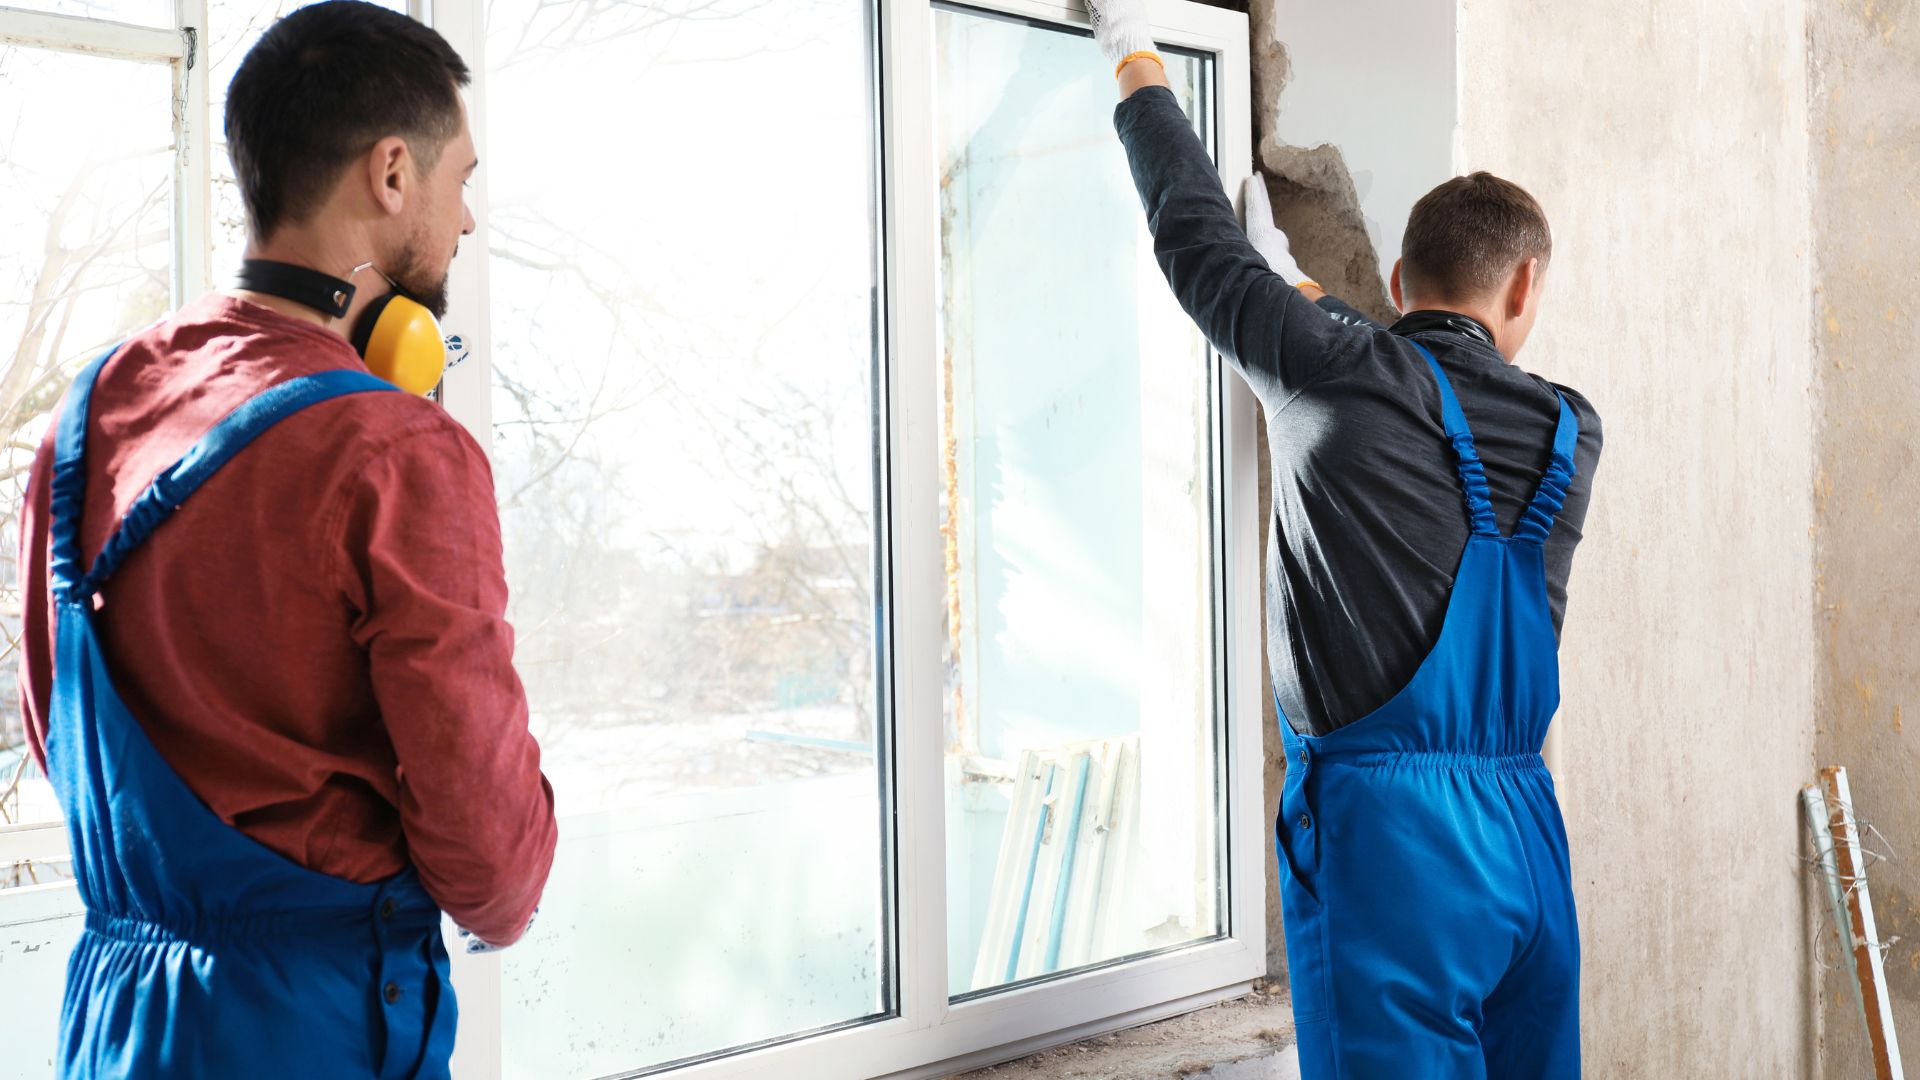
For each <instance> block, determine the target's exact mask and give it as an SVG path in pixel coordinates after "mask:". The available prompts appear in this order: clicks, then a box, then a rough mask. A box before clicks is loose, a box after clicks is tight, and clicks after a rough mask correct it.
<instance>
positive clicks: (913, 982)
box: [0, 0, 1271, 1080]
mask: <svg viewBox="0 0 1920 1080" xmlns="http://www.w3.org/2000/svg"><path fill="white" fill-rule="evenodd" d="M874 3H875V4H876V7H877V10H878V15H879V42H878V48H879V54H880V55H879V57H878V70H879V72H880V76H881V77H880V91H879V97H880V110H879V123H880V129H881V130H880V132H879V136H880V139H879V145H880V166H881V188H880V203H881V206H882V221H881V237H882V244H883V247H882V258H883V265H882V275H883V276H882V279H881V281H882V288H883V295H884V297H885V308H884V312H883V317H884V320H885V328H886V332H885V335H884V338H883V348H884V349H885V350H886V355H885V357H884V361H883V365H882V370H883V372H884V373H885V374H884V378H883V380H882V386H881V391H882V393H883V395H884V398H883V405H884V410H883V416H884V423H885V424H886V432H885V435H886V440H887V449H888V455H889V456H888V471H887V490H886V496H887V497H886V500H885V513H886V515H887V520H886V521H885V522H884V525H885V530H884V531H885V534H886V535H887V536H888V537H889V543H888V555H889V558H888V561H887V563H886V566H887V568H888V573H889V577H890V581H889V586H890V587H889V596H890V597H891V600H892V604H893V606H894V609H895V615H894V617H891V618H889V619H888V620H887V623H888V626H889V627H890V629H891V632H892V634H893V637H892V639H891V640H890V641H889V643H888V649H889V656H887V657H885V658H883V659H884V660H885V661H886V662H887V663H889V664H890V670H891V673H892V675H891V686H892V689H893V700H892V709H891V712H890V715H889V719H890V722H891V725H892V727H891V731H892V738H891V740H890V742H889V744H888V745H889V747H890V749H891V751H892V759H891V762H890V764H891V770H892V772H891V778H890V783H891V790H892V806H893V810H894V816H893V835H892V836H891V838H890V841H891V850H892V853H893V855H892V863H891V865H892V867H893V872H894V882H893V901H894V902H893V904H892V905H891V912H892V915H893V919H894V923H893V925H892V927H891V928H890V932H889V933H888V935H887V937H888V940H889V941H891V942H892V943H893V948H892V952H891V955H890V956H889V957H888V963H889V964H890V965H892V972H891V976H892V977H891V978H890V979H889V980H888V985H890V986H891V987H892V988H893V994H894V1000H893V1001H892V1002H891V1003H890V1005H891V1013H890V1015H887V1016H884V1017H882V1018H879V1019H875V1020H870V1021H866V1022H861V1023H856V1024H851V1025H848V1026H845V1027H842V1028H838V1029H835V1030H831V1031H828V1032H825V1033H822V1034H815V1035H807V1036H800V1037H796V1038H794V1039H791V1040H785V1041H779V1042H775V1043H771V1044H768V1045H765V1046H760V1047H757V1048H753V1049H749V1050H743V1051H738V1052H731V1053H724V1054H721V1055H717V1056H715V1057H712V1058H710V1059H705V1060H701V1061H698V1062H695V1063H691V1064H687V1065H683V1066H680V1067H678V1068H674V1069H671V1070H667V1071H666V1072H665V1075H671V1076H673V1077H676V1078H680V1077H684V1078H687V1080H735V1078H739V1080H746V1078H754V1080H758V1078H761V1077H766V1076H780V1077H787V1078H792V1080H848V1078H850V1077H870V1078H878V1077H886V1078H891V1080H908V1078H922V1077H926V1078H931V1077H939V1076H946V1075H948V1074H950V1073H953V1072H955V1071H958V1070H963V1069H966V1068H971V1067H975V1066H980V1065H986V1064H991V1063H993V1062H996V1061H1001V1060H1006V1059H1008V1058H1012V1057H1017V1056H1020V1055H1022V1054H1025V1053H1029V1052H1033V1051H1037V1050H1040V1049H1043V1048H1045V1047H1048V1046H1053V1045H1058V1044H1061V1043H1067V1042H1072V1041H1075V1040H1078V1039H1081V1038H1086V1037H1089V1036H1092V1035H1096V1034H1100V1033H1103V1032H1107V1031H1113V1030H1117V1029H1120V1028H1125V1027H1130V1026H1133V1025H1136V1024H1140V1023H1145V1022H1149V1021H1152V1020H1156V1019H1160V1018H1162V1017H1166V1016H1172V1015H1176V1014H1178V1013H1181V1012H1185V1011H1188V1010H1190V1009H1194V1008H1198V1007H1201V1006H1204V1005H1207V1004H1210V1003H1212V1002H1215V1001H1220V1000H1224V999H1227V998H1231V997H1236V996H1239V995H1241V994H1243V993H1245V992H1246V991H1247V990H1248V989H1250V988H1251V985H1252V983H1253V981H1254V980H1255V979H1258V978H1260V977H1262V976H1263V975H1265V974H1266V946H1267V942H1266V925H1267V920H1266V874H1265V860H1266V846H1267V838H1268V837H1269V836H1270V835H1271V834H1270V831H1269V826H1270V819H1269V813H1268V808H1267V807H1266V806H1265V804H1264V795H1263V762H1264V753H1263V749H1262V730H1261V724H1262V719H1261V696H1260V695H1261V694H1262V692H1263V691H1262V689H1261V685H1262V675H1261V657H1260V633H1261V620H1260V611H1259V603H1260V579H1259V528H1260V522H1259V502H1258V496H1257V472H1256V469H1257V464H1256V461H1257V458H1256V446H1255V437H1256V436H1255V431H1256V417H1257V413H1256V411H1255V409H1256V405H1255V402H1254V399H1253V395H1252V393H1251V392H1250V391H1249V390H1248V389H1247V387H1246V386H1245V384H1243V383H1242V382H1241V381H1240V380H1238V379H1237V378H1233V377H1231V376H1230V375H1228V374H1226V373H1225V372H1224V370H1223V369H1220V368H1219V366H1218V363H1217V361H1216V371H1215V373H1214V379H1213V382H1214V389H1215V408H1216V410H1217V412H1218V420H1217V422H1216V429H1217V432H1218V438H1219V445H1218V446H1217V447H1216V451H1215V452H1216V455H1217V462H1218V473H1217V484H1218V492H1219V494H1218V497H1219V499H1220V500H1221V503H1222V511H1221V516H1220V519H1219V521H1220V528H1221V529H1222V530H1223V532H1222V536H1221V543H1220V551H1221V556H1222V559H1223V563H1222V566H1221V568H1220V573H1219V575H1218V580H1219V582H1220V588H1221V590H1222V594H1221V595H1220V597H1219V600H1218V602H1219V603H1220V605H1221V607H1222V623H1223V628H1224V635H1223V636H1222V638H1221V640H1220V645H1219V648H1220V650H1221V652H1220V655H1219V656H1218V657H1217V660H1218V662H1219V664H1220V666H1221V670H1223V672H1224V675H1225V680H1226V683H1225V687H1224V691H1223V694H1222V698H1223V700H1224V702H1225V707H1226V716H1225V720H1224V724H1223V726H1222V729H1221V740H1222V741H1221V744H1220V746H1219V750H1218V753H1219V755H1220V761H1221V768H1220V775H1221V776H1222V778H1223V780H1224V785H1225V790H1224V793H1223V796H1222V798H1221V805H1223V806H1224V807H1225V820H1224V821H1222V823H1221V825H1222V830H1221V831H1222V833H1223V836H1224V850H1225V853H1226V857H1225V866H1224V867H1223V869H1224V872H1225V875H1226V880H1225V888H1224V894H1225V900H1226V903H1225V908H1224V912H1223V920H1222V921H1223V932H1222V933H1221V934H1220V935H1219V936H1217V937H1215V938H1212V939H1209V940H1206V941H1202V942H1198V943H1196V944H1193V945H1191V946H1187V947H1184V948H1179V949H1173V950H1168V951H1164V952H1160V953H1156V954H1154V955H1150V956H1147V957H1144V958H1141V959H1138V960H1131V961H1124V962H1119V963H1114V964H1108V965H1102V966H1099V967H1095V968H1092V969H1089V970H1085V971H1079V972H1074V973H1069V974H1065V975H1062V976H1058V977H1053V978H1049V979H1046V980H1044V981H1038V982H1034V983H1030V984H1023V985H1016V986H1013V987H1010V988H1008V989H1006V990H1002V991H997V992H993V993H989V994H984V995H980V996H974V997H969V998H968V999H967V1000H964V1001H961V1002H952V1001H950V1000H949V997H948V990H947V987H948V982H947V937H946V896H947V893H946V865H947V864H946V823H945V815H944V812H943V793H944V778H943V774H942V756H943V753H944V746H943V734H942V733H943V723H942V716H943V711H942V710H943V684H944V679H945V670H944V662H943V660H942V645H943V641H942V634H943V633H944V627H943V625H942V624H941V622H940V620H938V619H931V618H906V617H900V615H899V614H898V613H899V612H902V611H905V612H921V613H923V612H937V611H941V610H944V607H945V570H944V555H943V551H942V547H941V539H940V533H939V530H938V520H939V505H938V499H939V492H940V490H941V486H940V482H939V476H940V464H939V462H940V458H939V452H940V450H939V447H940V438H941V430H940V410H939V387H938V385H937V373H938V364H937V362H936V358H937V356H938V336H937V311H936V307H935V305H936V304H937V303H938V302H939V292H938V289H937V286H936V273H937V266H938V259H939V251H938V224H939V208H938V192H937V165H936V162H935V160H934V157H935V149H934V139H933V115H934V111H933V110H934V101H933V92H934V87H933V64H932V56H933V53H932V34H933V20H934V13H933V8H932V6H931V5H930V4H929V3H927V0H874ZM967 6H970V7H974V8H978V9H980V10H983V11H990V12H999V13H1003V14H1007V15H1014V16H1019V17H1023V18H1027V19H1032V20H1036V21H1039V22H1045V23H1052V24H1056V25H1061V26H1075V27H1084V26H1085V25H1086V23H1087V16H1086V11H1085V8H1084V6H1083V5H1082V4H1081V3H1080V2H1079V0H968V4H967ZM1151 9H1152V15H1153V22H1154V34H1155V37H1156V38H1157V39H1158V40H1159V41H1160V42H1161V43H1162V44H1164V45H1169V46H1177V47H1181V48H1185V49H1189V50H1194V51H1198V52H1203V53H1207V54H1210V55H1212V56H1213V58H1214V65H1213V72H1214V79H1215V86H1214V93H1213V95H1212V97H1213V101H1214V104H1215V116H1214V119H1215V122H1216V124H1217V125H1218V128H1217V131H1216V132H1215V144H1216V146H1217V147H1218V160H1219V167H1220V172H1221V175H1222V179H1223V181H1224V183H1225V186H1226V189H1227V191H1229V192H1238V190H1239V188H1240V182H1241V181H1242V180H1243V179H1244V178H1245V177H1246V176H1247V175H1249V173H1250V171H1251V168H1252V162H1251V130H1252V123H1251V118H1250V112H1249V110H1250V107H1251V93H1250V87H1249V58H1248V37H1247V19H1246V16H1245V15H1242V14H1239V13H1237V12H1230V11H1226V10H1222V9H1218V8H1213V7H1207V6H1204V5H1202V4H1198V3H1193V2H1190V0H1152V2H1151ZM409 13H410V14H412V15H413V16H414V17H415V18H419V19H421V20H422V21H425V22H429V23H431V24H432V25H434V26H435V27H436V28H437V29H438V30H439V31H440V32H441V33H442V34H443V35H444V36H445V37H446V38H447V39H448V40H449V41H450V42H451V43H452V44H453V46H454V47H455V48H456V49H457V50H459V52H460V53H461V55H462V56H464V57H465V58H466V60H467V62H468V64H469V66H470V67H471V69H472V70H473V72H474V82H473V84H472V86H470V87H469V89H468V91H467V106H468V110H469V114H470V122H471V124H472V128H473V133H474V138H475V141H476V144H477V145H478V148H479V156H480V160H481V165H480V169H479V170H478V172H477V174H476V175H475V177H474V180H473V184H472V188H471V190H470V192H469V196H468V198H469V203H470V205H471V207H472V209H473V212H474V216H475V220H476V222H477V232H476V235H475V237H474V238H473V239H472V240H471V241H469V242H468V243H467V244H465V245H463V248H462V250H463V252H464V253H463V254H462V255H461V256H460V258H459V259H457V260H456V261H455V263H454V266H453V270H452V276H451V280H450V297H451V306H450V309H449V312H448V317H447V330H448V332H449V333H453V334H459V335H460V336H462V337H463V338H464V339H465V340H466V342H467V346H468V351H467V354H466V359H465V360H464V362H462V363H461V364H460V365H459V366H458V367H456V368H454V369H452V370H451V371H449V372H448V375H447V379H446V383H445V386H444V388H443V393H442V402H443V404H444V405H445V406H446V407H447V409H448V410H449V411H450V412H451V413H452V414H453V415H454V416H455V417H456V418H457V419H458V420H459V421H460V422H461V423H462V424H464V425H465V426H466V427H467V428H468V430H470V431H471V432H472V433H473V434H474V436H475V438H476V439H477V440H478V442H479V443H480V445H481V446H485V447H490V446H491V445H492V442H493V440H492V435H491V422H492V421H491V413H490V408H489V398H490V395H491V386H492V370H491V334H490V327H489V324H488V320H487V317H486V312H487V310H488V302H487V297H488V292H487V290H488V282H487V256H486V252H487V250H488V247H489V238H488V227H487V214H486V208H487V205H488V203H487V200H488V165H487V163H488V160H489V155H488V149H487V141H488V140H487V132H486V116H487V109H486V95H487V87H486V80H485V71H486V65H485V58H484V55H483V49H484V43H485V26H484V18H485V14H484V8H483V6H482V4H481V3H480V2H479V0H438V2H437V3H433V2H431V0H411V3H410V6H409ZM175 16H176V17H175V26H174V27H173V28H152V27H140V26H130V25H127V24H122V23H114V22H107V21H104V20H98V19H86V18H76V17H71V16H64V15H53V14H46V13H41V12H29V11H21V10H16V9H11V8H5V7H0V43H6V44H13V45H22V46H28V47H34V48H49V49H60V50H64V51H70V52H81V53H89V54H94V55H101V56H109V57H115V58H121V59H126V60H134V61H143V62H150V63H168V64H171V65H172V66H173V71H174V94H173V97H174V100H173V109H174V132H175V140H176V142H175V146H176V163H175V173H174V199H173V211H174V213H173V226H174V230H173V244H174V271H173V300H174V303H175V305H176V306H178V305H179V304H181V303H184V302H185V301H187V300H190V299H192V298H193V297H195V296H197V295H199V294H200V293H202V292H204V291H206V290H207V289H209V288H211V287H212V284H213V283H212V282H211V281H210V280H209V273H210V269H209V267H210V261H211V233H210V226H209V203H210V200H211V175H210V163H209V157H208V146H209V142H210V134H211V129H210V128H209V127H208V122H209V117H208V100H209V99H208V87H207V74H206V72H207V63H206V60H205V55H204V50H205V44H204V43H205V42H206V41H207V40H208V35H207V33H206V30H205V27H206V0H175ZM53 830H64V826H62V825H58V824H53V825H47V826H23V827H15V828H9V829H0V858H5V857H6V856H7V855H8V853H9V852H10V851H21V852H27V853H30V854H32V855H34V856H36V857H44V856H45V855H46V854H47V851H45V850H42V849H45V848H47V847H48V846H49V844H53V845H55V846H57V847H64V846H65V837H64V832H63V831H62V832H58V833H56V832H54V831H53ZM21 905H26V907H24V908H23V907H22V906H21ZM16 910H17V911H19V912H20V913H21V914H22V915H23V917H24V916H29V915H30V916H31V917H32V918H31V920H30V921H33V920H38V919H52V918H61V917H66V916H69V915H72V914H76V913H78V912H79V910H80V905H79V898H78V894H77V892H75V891H74V888H73V885H72V884H71V883H70V882H68V883H60V884H54V885H46V886H29V887H26V888H23V889H14V890H6V891H4V892H0V925H3V924H6V923H8V922H10V921H13V920H11V919H9V918H8V915H9V914H10V913H12V912H14V911H16ZM454 972H455V982H456V984H457V987H458V992H459V994H460V1008H461V1024H460V1037H459V1045H458V1047H457V1049H456V1052H455V1057H454V1063H455V1073H456V1075H457V1076H459V1077H460V1078H461V1080H494V1078H497V1077H499V1076H501V1074H502V1059H501V1045H500V1027H501V1017H502V1012H501V991H502V983H501V971H500V959H499V957H498V956H497V955H483V956H477V957H476V956H467V955H466V954H464V953H462V952H460V951H459V949H458V947H457V945H456V946H455V948H454ZM636 1064H638V1063H636ZM656 1071H658V1070H656Z"/></svg>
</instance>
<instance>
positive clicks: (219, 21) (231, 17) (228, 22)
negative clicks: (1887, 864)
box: [207, 0, 407, 289]
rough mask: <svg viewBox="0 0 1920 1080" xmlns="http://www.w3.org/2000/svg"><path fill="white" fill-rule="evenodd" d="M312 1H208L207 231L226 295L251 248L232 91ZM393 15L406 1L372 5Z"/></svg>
mask: <svg viewBox="0 0 1920 1080" xmlns="http://www.w3.org/2000/svg"><path fill="white" fill-rule="evenodd" d="M311 2H312V0H209V2H208V4H207V23H208V25H209V26H210V27H211V28H212V30H213V41H212V42H211V43H210V44H209V45H208V47H207V55H208V56H209V57H210V58H211V59H212V61H213V67H212V68H210V69H209V70H208V72H207V89H208V92H209V94H210V95H211V97H212V105H211V107H210V110H209V112H208V116H210V117H211V118H212V123H211V125H210V126H211V127H212V129H213V145H212V146H211V147H210V148H209V149H210V150H211V156H212V158H213V161H212V166H213V197H212V208H211V211H210V212H211V214H212V221H211V222H210V223H209V224H210V226H211V227H210V229H209V230H208V231H209V232H210V233H211V235H212V238H213V258H212V262H211V272H212V274H213V287H214V288H216V289H224V288H227V287H228V286H230V285H231V284H233V275H234V274H235V273H237V272H238V271H239V269H240V258H241V256H242V255H244V254H245V252H246V248H247V207H246V204H245V203H244V202H243V201H241V198H240V188H239V186H238V185H236V184H235V183H234V179H233V162H232V160H231V159H229V158H228V157H227V135H226V131H227V124H226V118H227V86H228V84H230V83H232V82H233V73H234V72H236V71H238V70H240V61H242V60H245V59H246V58H247V52H248V50H250V49H252V48H253V45H254V42H257V41H259V40H260V35H261V34H264V33H266V32H267V28H268V27H270V26H272V25H273V24H274V23H275V22H277V21H279V20H280V19H281V18H282V17H283V16H285V15H288V14H291V13H292V12H294V11H297V10H299V9H300V8H303V7H306V6H307V4H308V3H311ZM368 2H369V3H375V4H379V5H380V6H381V7H384V8H389V9H391V10H393V11H405V10H407V3H406V0H368Z"/></svg>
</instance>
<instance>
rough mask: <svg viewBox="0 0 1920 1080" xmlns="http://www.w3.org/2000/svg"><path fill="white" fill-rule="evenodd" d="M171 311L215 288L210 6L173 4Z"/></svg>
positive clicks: (188, 0) (191, 0)
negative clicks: (177, 50) (176, 48)
mask: <svg viewBox="0 0 1920 1080" xmlns="http://www.w3.org/2000/svg"><path fill="white" fill-rule="evenodd" d="M173 13H174V25H175V26H176V27H177V28H178V32H179V35H180V46H181V55H180V58H179V59H177V60H175V61H174V62H173V148H174V153H173V282H172V285H173V306H174V307H175V308H176V309H177V308H180V307H182V306H184V305H185V304H187V303H188V302H189V301H191V300H193V299H194V298H195V297H197V296H199V295H200V294H202V293H204V292H206V291H207V290H209V289H211V288H212V287H213V271H212V265H213V228H212V224H211V222H210V208H211V206H212V203H213V164H212V156H211V149H210V148H211V146H212V144H213V129H212V127H211V126H210V124H211V121H210V117H209V112H210V109H209V105H208V87H207V67H208V60H207V47H208V45H209V43H210V38H209V36H208V34H207V0H174V3H173Z"/></svg>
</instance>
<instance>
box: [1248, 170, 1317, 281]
mask: <svg viewBox="0 0 1920 1080" xmlns="http://www.w3.org/2000/svg"><path fill="white" fill-rule="evenodd" d="M1245 195H1246V197H1245V198H1244V199H1243V200H1242V201H1243V202H1245V203H1246V204H1247V239H1248V240H1249V241H1252V243H1253V248H1254V250H1255V251H1258V252H1259V253H1260V256H1261V257H1262V258H1264V259H1266V260H1267V265H1268V266H1269V267H1271V268H1272V269H1273V272H1274V273H1276V274H1279V275H1280V276H1281V277H1282V278H1285V279H1286V282H1287V284H1289V285H1291V286H1293V287H1294V288H1296V289H1297V288H1299V287H1300V286H1301V285H1305V284H1313V283H1314V282H1313V279H1312V278H1310V277H1308V276H1307V275H1305V274H1303V273H1301V272H1300V264H1299V263H1297V262H1294V261H1293V249H1292V248H1291V247H1289V246H1288V244H1287V234H1286V233H1283V232H1281V231H1280V226H1278V225H1275V224H1274V223H1273V206H1272V204H1270V203H1269V202H1268V201H1267V181H1266V178H1265V177H1263V176H1261V175H1260V174H1259V173H1258V172H1257V171H1256V172H1255V173H1254V174H1253V175H1252V176H1249V177H1247V186H1246V192H1245Z"/></svg>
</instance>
